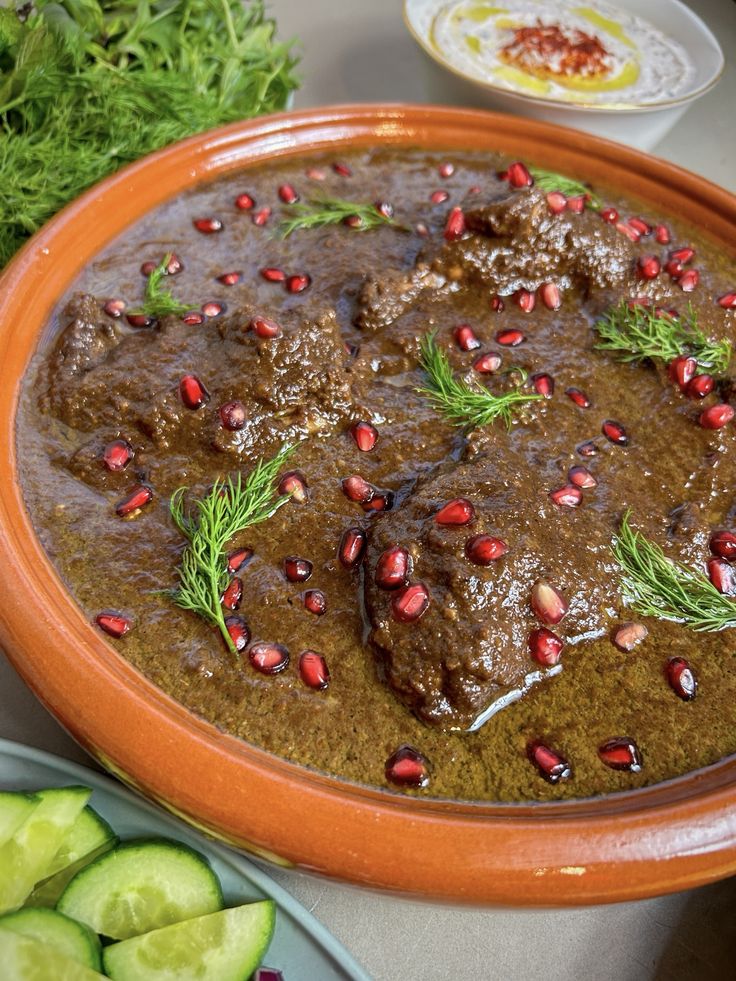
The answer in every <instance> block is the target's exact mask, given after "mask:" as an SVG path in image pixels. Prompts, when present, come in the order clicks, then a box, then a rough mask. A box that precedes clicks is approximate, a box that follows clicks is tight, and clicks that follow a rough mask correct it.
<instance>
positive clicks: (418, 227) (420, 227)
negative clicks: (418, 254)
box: [414, 221, 429, 238]
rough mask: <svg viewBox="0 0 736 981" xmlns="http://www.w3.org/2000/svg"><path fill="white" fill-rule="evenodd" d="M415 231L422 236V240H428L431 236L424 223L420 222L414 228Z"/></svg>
mask: <svg viewBox="0 0 736 981" xmlns="http://www.w3.org/2000/svg"><path fill="white" fill-rule="evenodd" d="M414 231H415V232H416V233H417V235H421V236H422V238H426V237H427V235H429V228H428V227H427V225H426V224H425V223H424V222H423V221H418V222H417V223H416V225H415V226H414Z"/></svg>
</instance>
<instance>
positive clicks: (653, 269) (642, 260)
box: [636, 255, 662, 280]
mask: <svg viewBox="0 0 736 981" xmlns="http://www.w3.org/2000/svg"><path fill="white" fill-rule="evenodd" d="M661 268H662V263H661V262H660V261H659V259H658V258H657V257H656V255H640V256H639V258H638V259H637V260H636V275H637V278H638V279H644V280H646V279H656V277H657V276H659V271H660V269H661Z"/></svg>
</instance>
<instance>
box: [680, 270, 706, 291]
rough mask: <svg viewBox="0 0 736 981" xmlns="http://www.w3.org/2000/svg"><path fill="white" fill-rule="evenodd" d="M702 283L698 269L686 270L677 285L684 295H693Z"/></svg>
mask: <svg viewBox="0 0 736 981" xmlns="http://www.w3.org/2000/svg"><path fill="white" fill-rule="evenodd" d="M699 281H700V273H699V272H698V270H697V269H686V270H685V272H684V273H683V274H682V275H681V276H680V278H679V279H678V280H677V285H678V286H679V287H680V289H681V290H682V292H683V293H692V291H693V290H694V289H695V287H696V286H697V285H698V283H699Z"/></svg>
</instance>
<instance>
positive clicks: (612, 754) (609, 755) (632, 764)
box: [598, 736, 642, 773]
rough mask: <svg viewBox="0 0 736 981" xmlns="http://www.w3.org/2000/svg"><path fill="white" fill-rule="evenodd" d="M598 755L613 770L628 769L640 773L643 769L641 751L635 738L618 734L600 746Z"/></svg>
mask: <svg viewBox="0 0 736 981" xmlns="http://www.w3.org/2000/svg"><path fill="white" fill-rule="evenodd" d="M598 756H599V757H600V759H601V762H603V763H605V764H606V766H609V767H610V768H611V769H612V770H627V771H628V772H629V773H638V772H639V771H640V770H641V765H642V764H641V753H640V752H639V747H638V746H637V745H636V743H635V742H634V740H633V739H629V737H628V736H617V737H616V738H615V739H609V740H608V741H607V742H605V743H603V745H602V746H599V747H598Z"/></svg>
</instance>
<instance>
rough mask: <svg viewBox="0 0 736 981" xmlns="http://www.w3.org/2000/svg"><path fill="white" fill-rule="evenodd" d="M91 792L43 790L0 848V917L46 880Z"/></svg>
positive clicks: (82, 788)
mask: <svg viewBox="0 0 736 981" xmlns="http://www.w3.org/2000/svg"><path fill="white" fill-rule="evenodd" d="M91 793H92V791H91V790H90V789H89V788H88V787H63V788H59V789H54V790H45V791H43V794H41V795H39V796H40V797H41V800H40V802H39V804H38V806H37V807H36V808H34V809H33V810H32V811H31V813H30V814H29V816H28V817H27V818H26V820H25V821H24V822H23V824H22V825H21V826H20V828H18V830H17V831H16V832H15V834H14V835H13V837H12V838H11V839H10V840H9V841H6V842H5V844H4V845H3V846H2V847H0V913H7V912H9V911H10V910H14V909H17V908H18V907H19V906H22V905H23V902H24V900H25V899H26V898H27V896H28V895H29V894H30V892H31V890H32V889H33V887H34V886H35V884H36V883H37V882H38V881H39V880H40V879H43V878H45V877H46V872H47V869H48V868H49V867H50V865H51V862H52V860H53V858H54V855H55V854H56V853H57V852H58V850H59V848H60V847H61V843H62V841H63V840H64V838H65V837H66V834H67V832H68V831H69V829H70V828H71V826H72V825H73V824H74V822H75V821H76V819H77V817H78V816H79V814H80V812H81V810H82V808H83V807H84V805H85V804H86V803H87V801H88V800H89V797H90V794H91Z"/></svg>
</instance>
